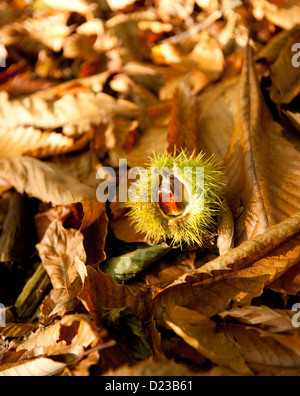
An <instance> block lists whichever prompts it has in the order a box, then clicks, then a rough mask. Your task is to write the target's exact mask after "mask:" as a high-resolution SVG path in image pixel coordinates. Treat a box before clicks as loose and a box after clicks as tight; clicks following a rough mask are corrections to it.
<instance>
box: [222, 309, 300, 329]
mask: <svg viewBox="0 0 300 396" xmlns="http://www.w3.org/2000/svg"><path fill="white" fill-rule="evenodd" d="M293 315H294V313H293V312H292V311H289V310H280V309H271V308H269V307H266V306H259V307H255V306H250V305H249V306H246V307H242V308H235V309H231V310H230V311H227V312H224V313H222V314H220V315H219V316H220V317H221V318H222V319H226V318H228V319H236V320H237V321H238V322H239V323H242V324H245V325H249V326H256V327H259V328H261V329H263V330H266V331H268V332H270V333H273V334H278V333H287V332H292V333H295V332H297V329H295V328H294V327H293V324H292V317H293Z"/></svg>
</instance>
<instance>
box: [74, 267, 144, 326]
mask: <svg viewBox="0 0 300 396" xmlns="http://www.w3.org/2000/svg"><path fill="white" fill-rule="evenodd" d="M78 298H79V299H80V300H81V302H82V303H83V305H84V306H85V307H86V309H87V310H88V312H89V313H90V314H91V316H92V317H93V318H94V319H95V320H96V322H98V321H99V320H100V318H101V313H102V310H103V308H123V307H125V306H126V307H128V308H131V309H132V311H133V312H134V313H135V314H136V315H138V316H139V317H140V318H141V320H142V322H144V321H145V318H147V317H148V316H149V312H148V309H147V308H146V306H147V305H146V300H145V292H143V291H142V290H138V291H134V290H132V289H131V288H130V287H129V286H126V285H119V284H118V283H117V282H116V281H115V280H114V279H113V278H112V277H111V276H110V275H106V274H104V273H103V272H101V271H96V270H95V269H93V268H92V267H87V277H86V279H85V283H84V286H83V290H82V292H81V293H80V294H79V296H78Z"/></svg>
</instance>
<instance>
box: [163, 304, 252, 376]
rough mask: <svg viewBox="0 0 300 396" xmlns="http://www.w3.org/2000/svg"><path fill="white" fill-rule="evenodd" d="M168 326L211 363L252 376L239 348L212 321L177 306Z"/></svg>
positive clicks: (169, 313)
mask: <svg viewBox="0 0 300 396" xmlns="http://www.w3.org/2000/svg"><path fill="white" fill-rule="evenodd" d="M165 322H166V324H167V325H168V326H169V327H171V329H172V330H173V331H174V332H175V333H176V334H177V335H179V336H180V337H182V338H183V339H184V340H185V342H186V343H188V344H189V345H191V346H192V347H193V348H195V349H196V350H197V351H198V352H200V353H201V354H202V355H204V356H205V357H206V358H208V359H210V360H211V361H212V362H214V363H216V364H217V365H220V366H225V367H228V368H230V369H231V370H233V371H236V372H237V373H239V374H245V375H246V374H248V375H249V374H251V370H250V369H249V368H248V367H247V365H246V363H245V360H244V358H243V356H242V354H241V353H240V352H239V350H238V348H236V346H235V345H234V343H233V342H232V341H230V340H229V339H227V338H226V336H225V334H224V333H222V332H221V331H218V330H217V325H216V323H215V322H213V321H212V320H210V319H208V318H207V317H205V316H203V315H201V314H199V313H198V312H195V311H191V310H189V309H186V308H182V307H176V306H174V307H170V308H168V309H167V312H166V316H165Z"/></svg>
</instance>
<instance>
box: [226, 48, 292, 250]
mask: <svg viewBox="0 0 300 396" xmlns="http://www.w3.org/2000/svg"><path fill="white" fill-rule="evenodd" d="M278 159H280V161H279V160H278ZM287 164H289V165H287ZM299 164H300V153H299V152H298V151H297V150H296V148H295V144H294V143H293V142H291V140H290V139H289V138H288V136H287V135H286V134H285V132H284V130H283V128H282V127H281V126H280V125H279V124H278V123H277V122H275V121H274V120H273V116H272V114H271V112H270V110H269V109H268V108H267V106H266V103H265V101H264V99H263V97H262V94H261V90H260V87H259V83H258V80H257V76H256V72H255V69H254V66H253V63H252V51H251V49H250V47H248V49H247V51H246V59H245V67H244V72H243V77H242V81H241V91H240V108H239V111H238V114H237V119H236V125H235V133H234V136H233V138H232V141H231V144H230V148H229V152H228V154H227V157H226V159H225V168H226V175H227V180H228V185H227V194H226V198H227V201H228V204H229V206H230V208H231V210H232V212H233V216H234V219H235V220H236V234H235V240H236V244H239V243H241V242H243V241H245V240H248V239H252V238H253V237H255V236H256V235H258V234H261V233H263V232H265V231H267V230H268V229H269V228H270V227H271V226H273V225H275V224H278V223H280V222H281V221H282V220H284V219H286V218H287V217H288V216H291V215H293V214H294V213H296V212H297V211H298V210H299V205H298V202H299V200H298V199H297V196H300V189H299V185H298V182H297V180H298V178H299V174H300V167H299Z"/></svg>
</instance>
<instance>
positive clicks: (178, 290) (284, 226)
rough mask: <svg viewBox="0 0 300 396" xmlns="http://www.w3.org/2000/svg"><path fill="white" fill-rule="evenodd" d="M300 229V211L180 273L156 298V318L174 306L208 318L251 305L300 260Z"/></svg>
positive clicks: (159, 317)
mask: <svg viewBox="0 0 300 396" xmlns="http://www.w3.org/2000/svg"><path fill="white" fill-rule="evenodd" d="M299 232H300V215H299V213H298V214H296V215H294V216H292V217H291V218H289V219H288V220H285V221H283V222H282V223H281V224H279V225H276V226H273V227H272V228H271V229H270V230H269V231H267V232H266V233H264V234H261V235H258V236H257V237H255V238H253V239H252V240H251V241H247V242H244V243H243V244H241V245H240V246H239V247H237V248H235V249H232V250H231V251H230V252H229V253H227V254H226V255H224V256H220V257H218V258H216V259H215V260H213V261H211V262H209V263H207V264H205V265H204V266H203V267H201V268H199V269H197V270H194V271H190V272H188V273H187V274H185V275H183V276H181V277H180V278H178V279H177V280H176V281H174V282H173V283H172V284H171V285H169V286H168V287H167V288H166V289H164V290H163V291H161V292H160V293H158V295H157V296H156V297H155V299H154V304H155V310H156V315H157V318H158V319H159V320H161V317H162V315H163V313H164V310H165V309H167V308H168V307H169V306H173V305H178V306H182V307H186V308H189V309H192V310H195V311H198V312H199V313H201V314H203V315H205V316H208V317H212V316H214V315H216V314H219V313H221V312H223V311H225V310H226V309H227V308H228V307H229V306H230V305H231V304H233V303H236V304H239V305H249V304H250V303H251V301H252V299H253V298H254V297H258V296H260V295H261V294H262V292H263V289H264V287H266V286H269V285H270V284H271V283H272V282H274V281H275V280H276V279H278V278H280V276H282V275H283V274H284V273H285V272H287V271H288V269H290V268H292V267H293V266H294V265H296V264H297V263H298V262H299V259H300V248H299ZM270 263H271V264H270Z"/></svg>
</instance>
